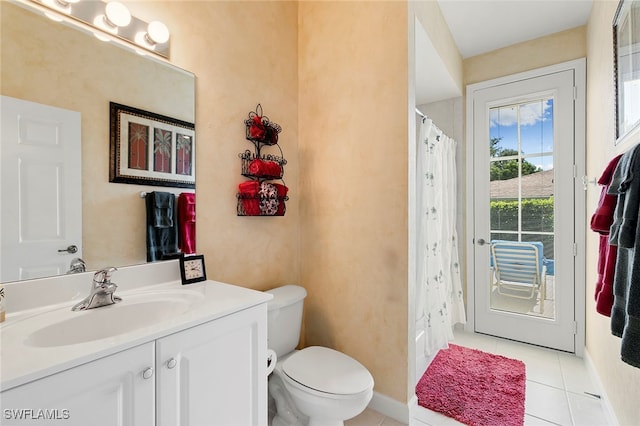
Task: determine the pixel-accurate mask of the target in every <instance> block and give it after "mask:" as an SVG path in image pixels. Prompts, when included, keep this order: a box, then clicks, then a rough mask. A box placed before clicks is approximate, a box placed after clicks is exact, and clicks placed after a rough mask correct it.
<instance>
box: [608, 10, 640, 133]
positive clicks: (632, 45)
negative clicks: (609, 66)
mask: <svg viewBox="0 0 640 426" xmlns="http://www.w3.org/2000/svg"><path fill="white" fill-rule="evenodd" d="M613 49H614V50H613V56H614V58H613V59H614V63H613V64H614V66H613V69H614V78H615V88H616V143H621V142H623V141H625V140H629V139H632V138H633V135H635V134H637V133H638V132H639V131H640V108H639V107H638V105H640V1H638V0H621V1H620V3H619V4H618V10H617V11H616V16H615V18H614V20H613Z"/></svg>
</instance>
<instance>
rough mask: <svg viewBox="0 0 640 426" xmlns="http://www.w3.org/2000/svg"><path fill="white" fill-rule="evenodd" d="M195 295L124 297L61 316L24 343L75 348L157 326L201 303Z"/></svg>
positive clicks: (160, 294) (28, 337) (139, 295)
mask: <svg viewBox="0 0 640 426" xmlns="http://www.w3.org/2000/svg"><path fill="white" fill-rule="evenodd" d="M202 298H203V295H202V294H200V293H196V292H169V293H167V292H162V293H146V294H137V295H129V296H128V297H125V296H123V301H122V302H119V303H116V304H114V305H108V306H102V307H100V308H94V309H88V310H86V311H80V312H74V311H71V310H69V311H68V314H66V313H65V314H64V315H60V316H62V318H57V321H55V322H53V323H52V324H49V325H47V326H44V327H42V328H39V329H37V330H35V331H33V332H32V333H31V334H29V335H28V336H27V339H26V340H25V344H27V345H29V346H35V347H53V346H66V345H75V344H78V343H85V342H90V341H93V340H99V339H105V338H109V337H113V336H117V335H120V334H124V333H127V332H130V331H133V330H136V329H139V328H143V327H147V326H150V325H154V324H158V323H159V322H163V321H167V320H170V319H172V318H175V317H176V316H178V315H181V314H183V313H185V312H186V311H187V310H189V308H190V307H191V306H193V305H194V304H195V303H196V302H198V301H199V300H201V299H202Z"/></svg>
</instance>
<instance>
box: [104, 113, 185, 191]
mask: <svg viewBox="0 0 640 426" xmlns="http://www.w3.org/2000/svg"><path fill="white" fill-rule="evenodd" d="M109 110H110V111H109V119H110V152H109V157H110V158H109V182H118V183H130V184H137V185H154V186H170V187H176V188H195V184H196V164H195V159H196V152H195V150H196V141H195V136H196V132H195V125H194V124H193V123H188V122H186V121H182V120H178V119H175V118H171V117H167V116H164V115H160V114H156V113H153V112H149V111H143V110H141V109H137V108H133V107H129V106H126V105H121V104H117V103H115V102H110V103H109Z"/></svg>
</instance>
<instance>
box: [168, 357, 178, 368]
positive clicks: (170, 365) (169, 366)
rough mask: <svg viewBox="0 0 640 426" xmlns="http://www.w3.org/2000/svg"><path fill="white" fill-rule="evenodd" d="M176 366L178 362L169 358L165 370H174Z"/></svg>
mask: <svg viewBox="0 0 640 426" xmlns="http://www.w3.org/2000/svg"><path fill="white" fill-rule="evenodd" d="M177 364H178V361H176V359H175V358H171V359H170V360H169V361H167V368H169V369H172V368H175V366H176V365H177Z"/></svg>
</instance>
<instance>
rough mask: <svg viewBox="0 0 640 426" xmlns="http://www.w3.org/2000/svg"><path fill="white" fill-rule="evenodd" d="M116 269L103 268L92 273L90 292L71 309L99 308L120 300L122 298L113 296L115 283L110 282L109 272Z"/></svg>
mask: <svg viewBox="0 0 640 426" xmlns="http://www.w3.org/2000/svg"><path fill="white" fill-rule="evenodd" d="M114 271H117V269H116V268H114V267H109V268H104V269H101V270H99V271H97V272H96V273H95V274H94V275H93V282H92V283H91V292H90V293H89V295H88V296H87V297H86V298H85V299H84V300H83V301H82V302H80V303H77V304H76V305H75V306H74V307H73V308H71V310H72V311H84V310H85V309H93V308H99V307H100V306H106V305H113V304H114V303H118V302H120V301H121V300H122V298H120V297H118V296H115V295H114V294H113V293H114V292H115V291H116V288H118V286H117V285H115V283H112V282H111V274H113V272H114Z"/></svg>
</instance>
